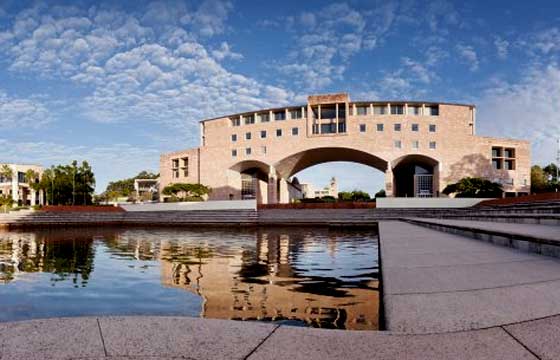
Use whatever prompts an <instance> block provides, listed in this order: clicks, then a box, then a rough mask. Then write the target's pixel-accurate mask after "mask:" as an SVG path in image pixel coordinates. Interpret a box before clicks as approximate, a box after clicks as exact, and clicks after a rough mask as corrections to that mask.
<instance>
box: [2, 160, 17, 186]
mask: <svg viewBox="0 0 560 360" xmlns="http://www.w3.org/2000/svg"><path fill="white" fill-rule="evenodd" d="M13 176H14V171H13V170H12V168H11V167H9V166H8V165H6V164H4V165H2V167H0V177H3V178H5V179H8V180H9V181H10V182H11V181H12V177H13Z"/></svg>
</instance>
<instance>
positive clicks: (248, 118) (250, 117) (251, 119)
mask: <svg viewBox="0 0 560 360" xmlns="http://www.w3.org/2000/svg"><path fill="white" fill-rule="evenodd" d="M243 119H245V125H251V124H254V123H255V115H254V114H251V115H245V116H243Z"/></svg>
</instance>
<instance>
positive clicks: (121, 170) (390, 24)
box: [0, 0, 560, 193]
mask: <svg viewBox="0 0 560 360" xmlns="http://www.w3.org/2000/svg"><path fill="white" fill-rule="evenodd" d="M329 92H348V93H349V94H350V97H351V99H352V100H392V99H393V100H394V99H399V100H401V99H403V100H418V101H434V102H460V103H473V104H476V105H477V115H478V119H477V121H478V123H477V127H478V129H477V131H478V134H479V135H488V136H501V137H513V138H522V139H528V140H530V141H531V142H532V156H533V162H534V163H537V164H546V163H550V162H553V161H554V158H555V156H556V155H555V152H556V138H558V137H559V136H560V2H558V1H557V0H556V1H538V0H537V1H446V0H439V1H408V0H404V1H399V0H384V1H373V0H369V1H341V2H338V1H334V2H329V1H313V0H307V1H291V0H285V1H248V0H247V1H239V2H235V1H217V0H202V1H141V0H136V1H106V2H103V1H86V0H83V1H82V0H68V1H54V0H52V1H25V0H0V149H1V152H0V162H20V163H21V162H23V163H36V164H42V165H44V166H50V165H52V164H59V163H69V162H71V161H72V160H74V159H76V160H79V161H81V160H88V161H89V162H90V163H91V164H92V166H93V169H94V171H95V174H96V178H97V191H98V192H99V191H103V189H104V187H105V186H106V184H107V183H108V182H109V181H112V180H116V179H121V178H126V177H131V176H134V175H135V174H137V173H138V172H139V171H141V170H152V171H154V172H157V171H158V167H159V155H160V154H161V153H162V152H169V151H175V150H181V149H185V148H189V147H195V146H198V145H199V144H198V142H199V129H198V122H199V121H200V120H202V119H205V118H210V117H216V116H220V115H225V114H230V113H235V112H242V111H249V110H254V109H260V108H267V107H278V106H284V105H296V104H303V103H305V102H306V97H307V95H308V94H315V93H329ZM332 176H337V178H338V182H339V186H340V188H341V189H342V190H352V189H354V188H359V189H363V190H366V191H369V192H372V193H374V192H376V191H377V190H379V189H380V188H381V187H382V186H383V174H381V173H380V172H379V171H377V170H374V169H371V168H368V167H366V166H363V165H355V164H350V163H330V164H324V165H318V166H315V167H312V168H309V169H307V170H304V171H303V172H302V173H300V174H298V178H299V180H300V181H301V182H312V183H315V184H316V185H326V184H327V182H328V180H329V179H330V177H332Z"/></svg>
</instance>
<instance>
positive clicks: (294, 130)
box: [292, 127, 299, 136]
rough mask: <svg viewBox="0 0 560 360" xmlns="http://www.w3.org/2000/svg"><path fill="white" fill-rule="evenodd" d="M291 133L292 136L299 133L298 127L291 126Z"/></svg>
mask: <svg viewBox="0 0 560 360" xmlns="http://www.w3.org/2000/svg"><path fill="white" fill-rule="evenodd" d="M292 135H293V136H297V135H299V128H297V127H295V128H292Z"/></svg>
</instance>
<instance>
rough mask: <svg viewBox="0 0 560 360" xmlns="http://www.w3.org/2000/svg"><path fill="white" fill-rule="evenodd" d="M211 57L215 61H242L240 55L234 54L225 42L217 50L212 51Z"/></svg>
mask: <svg viewBox="0 0 560 360" xmlns="http://www.w3.org/2000/svg"><path fill="white" fill-rule="evenodd" d="M212 56H214V58H215V59H216V60H219V61H221V60H224V59H232V60H241V59H243V55H242V54H240V53H236V52H234V51H233V50H232V49H231V46H230V45H229V44H228V43H227V42H222V44H221V45H220V47H219V48H218V49H215V50H212Z"/></svg>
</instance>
